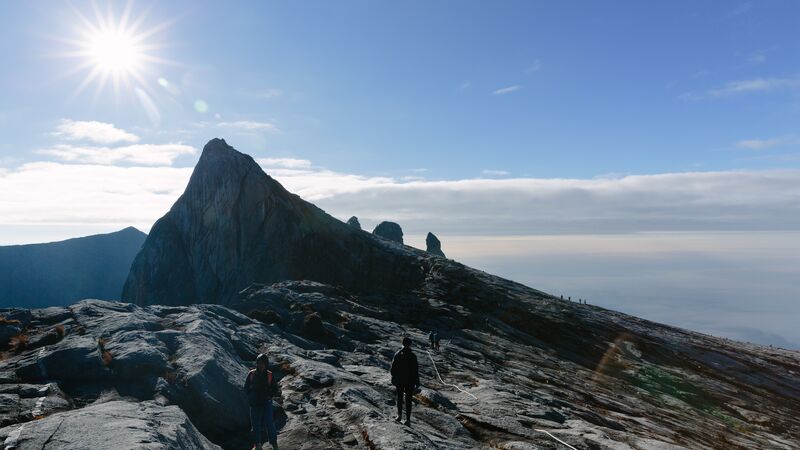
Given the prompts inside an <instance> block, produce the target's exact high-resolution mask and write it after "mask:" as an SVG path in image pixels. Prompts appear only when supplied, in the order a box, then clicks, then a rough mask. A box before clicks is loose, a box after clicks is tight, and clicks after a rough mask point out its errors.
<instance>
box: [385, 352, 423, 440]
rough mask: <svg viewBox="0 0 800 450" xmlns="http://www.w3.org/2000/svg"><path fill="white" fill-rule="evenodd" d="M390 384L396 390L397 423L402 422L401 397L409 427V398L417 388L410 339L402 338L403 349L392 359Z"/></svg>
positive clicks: (415, 360)
mask: <svg viewBox="0 0 800 450" xmlns="http://www.w3.org/2000/svg"><path fill="white" fill-rule="evenodd" d="M391 373H392V384H393V385H394V386H395V387H396V388H397V417H396V418H395V419H394V420H396V421H397V422H400V421H401V420H403V403H404V402H403V400H404V398H403V396H404V395H405V404H406V422H405V423H406V425H408V426H411V397H412V396H413V395H414V391H415V390H416V389H417V387H419V365H418V364H417V355H415V354H414V352H413V351H412V350H411V338H409V337H407V336H406V337H404V338H403V348H402V349H401V350H400V351H399V352H397V353H396V354H395V355H394V358H393V359H392V369H391Z"/></svg>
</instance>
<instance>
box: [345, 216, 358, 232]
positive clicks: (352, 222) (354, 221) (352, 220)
mask: <svg viewBox="0 0 800 450" xmlns="http://www.w3.org/2000/svg"><path fill="white" fill-rule="evenodd" d="M347 224H348V225H350V226H353V227H356V228H358V229H359V230H360V229H361V222H359V221H358V217H356V216H353V217H351V218H349V219H347Z"/></svg>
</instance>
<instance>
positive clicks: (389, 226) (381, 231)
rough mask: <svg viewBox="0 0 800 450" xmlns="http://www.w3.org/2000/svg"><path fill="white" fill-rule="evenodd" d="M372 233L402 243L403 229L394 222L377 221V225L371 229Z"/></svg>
mask: <svg viewBox="0 0 800 450" xmlns="http://www.w3.org/2000/svg"><path fill="white" fill-rule="evenodd" d="M372 234H374V235H375V236H380V237H382V238H384V239H388V240H390V241H394V242H397V243H399V244H402V243H403V229H402V228H400V225H398V224H396V223H394V222H387V221H383V222H381V223H379V224H378V226H376V227H375V229H374V230H372Z"/></svg>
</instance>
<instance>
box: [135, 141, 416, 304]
mask: <svg viewBox="0 0 800 450" xmlns="http://www.w3.org/2000/svg"><path fill="white" fill-rule="evenodd" d="M417 257H418V256H417V255H416V254H415V253H414V252H412V251H409V250H405V251H404V250H403V249H397V248H391V247H387V246H386V245H384V244H383V243H382V242H381V240H380V239H379V238H375V237H374V236H372V235H370V234H368V233H362V232H360V231H359V230H357V229H355V228H354V227H351V226H349V225H347V224H345V223H343V222H341V221H340V220H338V219H335V218H333V217H331V216H330V215H328V214H326V213H325V212H324V211H322V210H321V209H319V208H317V207H316V206H314V205H312V204H311V203H308V202H306V201H304V200H302V199H301V198H300V197H298V196H297V195H294V194H291V193H289V192H288V191H286V189H284V188H283V186H281V185H280V183H278V182H277V181H275V180H274V179H272V178H271V177H269V176H268V175H267V174H265V173H264V172H263V171H262V170H261V168H260V167H259V166H258V164H256V162H255V161H254V160H253V159H252V158H251V157H250V156H247V155H244V154H242V153H239V152H238V151H236V150H235V149H233V148H232V147H230V146H229V145H228V144H226V143H225V141H224V140H222V139H212V140H211V141H209V143H208V144H206V146H205V147H204V148H203V153H202V155H201V156H200V160H199V162H198V163H197V166H196V167H195V169H194V172H193V173H192V176H191V179H190V181H189V185H188V186H187V187H186V191H185V192H184V193H183V195H181V197H180V198H179V199H178V201H177V202H176V203H175V204H174V205H173V207H172V208H171V209H170V211H169V212H168V213H167V214H166V215H165V216H164V217H162V218H161V219H159V220H158V221H157V222H156V223H155V225H153V228H152V230H151V231H150V235H149V236H148V237H147V240H146V241H145V243H144V245H143V247H142V250H141V252H140V253H139V254H138V255H137V256H136V259H135V260H134V262H133V265H132V266H131V271H130V274H129V276H128V279H127V281H126V282H125V287H124V289H123V293H122V299H123V300H124V301H128V302H132V303H136V304H139V305H147V304H153V303H162V304H170V305H187V304H193V303H218V304H229V303H230V302H231V301H232V300H233V299H234V298H235V296H236V293H237V292H238V291H240V290H242V289H244V288H246V287H247V286H249V285H250V284H251V283H254V282H259V283H272V282H276V281H281V280H286V279H309V280H315V281H320V282H325V283H331V284H337V285H341V286H344V287H346V288H348V289H351V290H354V291H358V292H367V291H374V290H387V289H398V288H399V289H407V288H409V287H410V286H413V285H415V284H417V283H419V282H420V281H421V279H422V277H423V274H422V273H421V272H420V270H419V266H418V265H415V263H414V260H415V259H416V258H417Z"/></svg>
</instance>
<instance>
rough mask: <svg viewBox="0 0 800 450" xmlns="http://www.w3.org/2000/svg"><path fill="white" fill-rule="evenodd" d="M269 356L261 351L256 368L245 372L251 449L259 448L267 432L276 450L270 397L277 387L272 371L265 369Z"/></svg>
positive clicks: (276, 442)
mask: <svg viewBox="0 0 800 450" xmlns="http://www.w3.org/2000/svg"><path fill="white" fill-rule="evenodd" d="M267 367H269V358H268V357H267V355H266V354H264V353H261V354H260V355H258V357H257V358H256V368H255V369H253V370H251V371H250V372H249V373H248V374H247V380H245V382H244V391H245V393H246V394H247V401H248V403H250V426H251V431H252V432H253V449H254V450H255V449H259V450H260V449H261V443H262V442H264V441H265V440H264V439H263V437H264V436H263V434H264V433H265V432H266V433H267V438H268V439H267V440H268V441H269V443H270V444H272V449H273V450H278V431H277V430H276V429H275V420H274V419H273V417H272V397H274V396H275V395H276V394H277V391H278V387H277V383H275V377H274V376H273V375H272V372H270V371H269V370H267Z"/></svg>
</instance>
